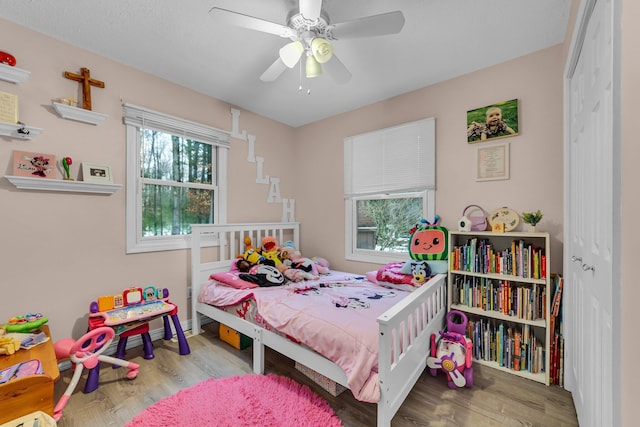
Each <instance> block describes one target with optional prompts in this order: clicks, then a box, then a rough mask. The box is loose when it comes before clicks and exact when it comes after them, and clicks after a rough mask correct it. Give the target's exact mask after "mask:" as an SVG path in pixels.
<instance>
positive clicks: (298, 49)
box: [280, 41, 304, 68]
mask: <svg viewBox="0 0 640 427" xmlns="http://www.w3.org/2000/svg"><path fill="white" fill-rule="evenodd" d="M302 52H304V46H303V45H302V43H301V42H300V41H295V42H291V43H288V44H286V45H284V46H283V47H282V48H281V49H280V59H282V62H284V65H286V66H287V67H289V68H293V67H294V66H295V65H296V64H297V63H298V61H299V60H300V56H302Z"/></svg>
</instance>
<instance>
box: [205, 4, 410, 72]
mask: <svg viewBox="0 0 640 427" xmlns="http://www.w3.org/2000/svg"><path fill="white" fill-rule="evenodd" d="M299 6H300V7H299V11H298V10H295V9H294V10H292V11H291V12H290V13H289V16H288V18H287V25H282V24H277V23H275V22H270V21H266V20H264V19H261V18H256V17H253V16H249V15H244V14H242V13H238V12H233V11H231V10H226V9H221V8H219V7H214V8H212V9H211V10H210V11H209V15H210V16H211V17H212V18H214V19H216V20H219V21H220V22H224V23H227V24H231V25H236V26H239V27H244V28H248V29H251V30H256V31H262V32H264V33H269V34H274V35H277V36H280V37H283V38H288V39H290V40H291V42H290V43H288V44H286V45H285V46H283V47H282V48H281V49H280V52H279V55H278V58H277V59H276V60H275V62H274V63H273V64H271V66H269V68H267V70H266V71H265V72H264V73H262V75H261V76H260V80H262V81H265V82H271V81H274V80H276V79H277V78H278V77H279V76H280V75H281V74H282V73H283V72H284V71H285V70H286V69H287V68H293V67H294V66H295V65H296V64H297V63H298V62H299V61H300V60H301V58H302V56H303V54H304V56H305V71H306V73H305V75H306V76H307V78H311V77H316V76H319V75H321V74H322V67H323V66H324V67H325V69H326V70H327V71H328V73H329V74H330V75H331V77H332V78H333V79H334V80H335V81H336V82H337V83H340V84H342V83H346V82H348V81H349V80H350V79H351V73H350V72H349V70H348V69H347V68H346V67H345V66H344V64H343V63H342V62H341V61H340V60H339V59H338V58H337V57H336V55H335V54H334V53H333V45H332V43H331V41H332V40H342V39H349V38H358V37H373V36H381V35H386V34H396V33H399V32H400V30H402V27H403V26H404V15H403V14H402V12H401V11H399V10H398V11H395V12H388V13H382V14H379V15H372V16H366V17H363V18H359V19H354V20H352V21H346V22H341V23H336V24H331V23H330V21H329V17H328V16H327V15H326V13H323V11H322V0H300V3H299ZM321 64H322V65H321Z"/></svg>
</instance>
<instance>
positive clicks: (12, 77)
mask: <svg viewBox="0 0 640 427" xmlns="http://www.w3.org/2000/svg"><path fill="white" fill-rule="evenodd" d="M30 75H31V72H30V71H27V70H22V69H20V68H18V67H11V66H10V65H6V64H0V80H4V81H7V82H10V83H16V84H19V83H23V82H26V81H27V80H28V79H29V76H30Z"/></svg>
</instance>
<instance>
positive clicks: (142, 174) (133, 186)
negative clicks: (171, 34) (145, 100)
mask: <svg viewBox="0 0 640 427" xmlns="http://www.w3.org/2000/svg"><path fill="white" fill-rule="evenodd" d="M124 122H125V124H126V125H127V253H135V252H147V251H160V250H170V249H182V248H187V247H188V245H189V234H191V225H190V224H199V223H220V222H223V221H224V220H225V219H226V159H227V149H228V147H229V134H228V133H227V132H224V131H221V130H218V129H215V128H212V127H209V126H205V125H201V124H198V123H194V122H190V121H187V120H183V119H179V118H176V117H172V116H169V115H166V114H163V113H158V112H156V111H152V110H148V109H145V108H142V107H137V106H134V105H130V104H125V106H124Z"/></svg>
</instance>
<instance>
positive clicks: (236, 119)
mask: <svg viewBox="0 0 640 427" xmlns="http://www.w3.org/2000/svg"><path fill="white" fill-rule="evenodd" d="M238 129H240V110H236V109H235V108H232V109H231V136H232V137H234V138H238V139H242V140H246V139H247V131H246V130H243V131H242V133H240V132H238Z"/></svg>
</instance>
